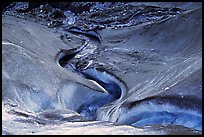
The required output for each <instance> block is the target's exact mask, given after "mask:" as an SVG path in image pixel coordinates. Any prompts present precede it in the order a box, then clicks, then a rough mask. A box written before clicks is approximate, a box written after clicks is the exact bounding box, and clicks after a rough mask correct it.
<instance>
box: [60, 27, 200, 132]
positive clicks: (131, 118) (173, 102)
mask: <svg viewBox="0 0 204 137" xmlns="http://www.w3.org/2000/svg"><path fill="white" fill-rule="evenodd" d="M70 32H71V33H74V34H83V35H85V36H89V37H90V38H89V40H84V41H85V42H84V44H83V45H82V46H80V47H79V48H75V49H71V50H61V51H60V52H59V53H58V54H57V61H58V63H59V65H60V66H61V67H64V68H66V69H68V70H71V71H73V72H75V73H76V74H78V75H80V76H81V77H84V78H86V79H88V80H93V81H95V82H96V83H97V84H98V85H99V86H101V87H102V88H103V89H104V92H107V93H108V95H106V96H102V97H97V98H94V99H93V100H89V101H87V102H86V103H85V104H82V105H81V106H80V107H79V108H78V109H77V112H78V113H80V114H81V116H83V117H84V118H85V119H87V120H102V121H103V120H105V121H109V120H108V119H107V117H112V114H113V110H114V109H115V107H113V108H112V109H110V111H109V112H108V113H106V114H105V115H103V110H102V112H99V111H100V109H101V108H102V109H103V107H104V106H105V105H108V104H111V102H113V101H115V100H120V99H122V98H123V97H124V96H125V94H126V92H127V88H126V86H125V84H124V82H122V80H120V79H119V78H116V76H114V75H113V74H110V73H108V72H106V71H105V70H100V69H98V68H87V67H86V69H82V68H80V69H79V68H77V67H76V65H75V64H72V63H70V61H71V60H72V59H73V58H74V57H75V56H76V55H77V54H79V53H80V52H82V51H83V50H84V49H85V48H86V47H89V46H90V45H89V42H90V41H93V40H94V39H95V40H97V41H98V43H100V39H99V38H98V37H99V36H98V35H95V34H97V33H95V32H94V33H92V34H94V35H92V34H90V33H88V34H87V33H86V32H82V31H81V30H79V29H76V28H75V29H71V31H70ZM91 38H94V39H91ZM95 44H96V43H95ZM82 58H83V57H82ZM78 59H79V58H78ZM178 100H180V101H178ZM191 101H193V102H194V103H193V104H194V105H193V106H191V107H190V108H185V106H188V107H189V105H192V104H191V103H192V102H191ZM200 102H201V101H200V100H197V99H196V98H191V97H189V98H185V100H184V99H182V98H179V97H176V96H171V95H170V96H166V97H156V96H155V97H150V98H146V99H144V100H140V101H136V102H133V103H130V104H129V105H128V107H127V108H128V110H127V111H129V112H128V113H127V114H125V115H124V116H122V117H121V118H120V119H117V120H116V121H114V122H117V123H118V124H127V125H132V126H136V127H140V126H141V127H142V126H146V125H155V124H156V125H157V124H168V123H169V124H175V125H182V126H185V127H189V128H194V129H196V130H202V116H201V114H202V112H201V111H200V110H201V106H199V104H200ZM122 104H123V103H122ZM135 105H137V107H135V108H134V109H132V107H133V106H135ZM97 110H99V111H98V113H97ZM124 112H125V111H124ZM124 112H122V113H124ZM122 113H121V114H122ZM98 115H99V116H98Z"/></svg>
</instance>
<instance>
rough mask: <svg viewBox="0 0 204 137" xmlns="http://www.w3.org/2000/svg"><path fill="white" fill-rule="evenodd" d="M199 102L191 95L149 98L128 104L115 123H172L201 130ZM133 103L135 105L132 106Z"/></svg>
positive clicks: (137, 125)
mask: <svg viewBox="0 0 204 137" xmlns="http://www.w3.org/2000/svg"><path fill="white" fill-rule="evenodd" d="M192 102H193V103H192ZM200 104H201V100H198V99H197V98H193V97H188V98H179V97H171V96H169V97H155V98H149V99H146V100H143V101H141V102H137V104H136V103H132V104H131V105H130V106H128V111H127V113H126V114H124V115H123V116H121V117H120V118H119V119H118V122H117V123H120V124H128V125H132V126H135V127H141V126H147V125H157V124H162V125H164V124H173V125H181V126H184V127H188V128H193V129H195V130H199V131H202V111H201V108H202V106H201V105H200ZM133 105H136V106H135V107H133ZM131 107H133V108H131Z"/></svg>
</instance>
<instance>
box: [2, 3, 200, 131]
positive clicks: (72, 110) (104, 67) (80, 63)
mask: <svg viewBox="0 0 204 137" xmlns="http://www.w3.org/2000/svg"><path fill="white" fill-rule="evenodd" d="M134 4H135V3H131V4H130V5H128V4H126V5H125V6H124V8H125V10H124V11H121V10H120V9H121V8H122V5H120V4H118V5H117V4H116V5H115V7H114V6H113V7H112V6H110V5H111V4H110V3H109V4H107V5H106V6H108V7H109V9H107V10H104V9H103V10H102V11H100V10H99V11H97V7H101V5H100V4H99V5H96V7H95V8H93V9H92V11H91V12H90V13H89V12H83V13H81V14H79V16H76V18H75V20H74V21H73V20H72V19H73V15H74V14H72V13H70V12H66V13H65V12H60V11H59V10H53V11H52V13H51V14H50V16H52V17H53V16H57V17H58V16H59V18H61V20H60V19H59V20H58V23H59V24H60V22H61V23H63V20H64V21H67V24H64V25H65V26H62V28H63V27H65V30H63V29H60V28H56V30H57V31H55V33H53V30H51V29H48V28H47V27H46V26H43V25H39V22H40V20H38V19H36V22H37V23H34V22H33V21H32V19H33V18H28V17H27V16H25V17H24V15H22V14H21V13H19V14H20V15H19V17H20V18H21V17H23V18H24V19H20V18H15V17H10V16H8V15H6V14H5V15H4V16H3V25H2V28H3V32H2V34H3V37H2V38H3V39H2V40H3V42H2V44H3V46H2V54H3V56H2V58H3V60H2V66H3V67H2V91H3V92H2V95H3V97H2V102H3V105H2V110H3V115H2V119H3V124H2V126H3V127H2V134H199V133H201V132H202V111H201V108H202V103H201V102H202V96H201V93H202V92H201V91H202V78H201V75H202V66H201V61H202V56H201V54H202V50H201V47H202V46H201V43H202V39H201V37H202V33H201V27H202V14H201V11H202V8H199V6H198V7H196V6H195V5H194V6H195V7H196V8H195V7H194V6H193V7H194V9H193V8H192V9H191V8H190V10H189V8H186V7H185V6H186V5H188V4H186V5H185V4H184V5H183V6H181V7H183V8H178V9H177V8H172V7H171V4H170V8H163V7H159V6H158V5H156V7H155V5H154V6H144V5H142V6H139V7H137V6H136V7H135V6H131V5H134ZM177 4H178V3H177ZM136 5H137V4H136ZM147 5H148V4H147ZM167 5H168V4H167ZM17 6H18V5H17ZM157 6H158V7H157ZM102 7H103V6H102ZM164 7H165V6H164ZM167 7H169V5H168V6H167ZM187 7H188V6H187ZM23 8H26V7H23ZM47 9H49V7H46V6H44V7H43V6H41V7H40V8H39V12H41V13H42V15H47V13H46V12H45V11H46V10H47ZM40 10H42V11H40ZM43 10H44V11H43ZM95 10H96V11H95ZM36 11H37V12H38V9H37V10H36ZM110 11H113V12H110ZM132 11H135V12H136V13H137V14H133V12H132ZM106 12H110V15H107V14H106ZM61 13H62V14H64V16H66V17H63V16H62V14H61ZM68 13H69V15H70V20H68ZM112 14H113V15H115V18H113V16H111V15H112ZM121 15H122V16H121ZM45 18H46V17H45ZM62 18H63V19H62ZM85 18H86V19H85ZM52 19H56V18H51V21H52ZM128 19H129V20H128ZM131 20H133V22H131ZM69 21H70V22H69ZM129 21H130V22H129ZM138 21H140V23H139V22H138ZM45 22H46V21H45ZM55 23H56V22H55ZM64 23H65V22H64ZM45 24H46V23H45ZM59 24H58V25H59ZM71 24H72V25H73V24H74V25H75V28H77V27H78V28H80V29H78V30H77V31H80V32H78V33H75V34H74V33H73V31H72V32H69V31H67V30H69V28H72V26H71ZM56 25H57V24H53V26H49V27H51V28H52V27H56ZM59 26H60V25H59ZM97 26H98V28H99V29H98V30H97V29H96V28H97ZM66 27H67V28H66ZM73 28H74V27H73ZM90 28H91V29H95V30H89V29H90ZM58 30H59V31H58ZM74 31H75V32H76V29H75V30H74ZM95 31H97V32H95ZM192 31H193V32H194V33H193V34H192V33H191V32H192ZM61 32H63V34H62V33H61ZM39 34H41V35H39ZM42 35H43V37H42ZM60 35H61V36H60ZM11 36H12V37H11ZM25 36H26V37H25ZM84 40H85V41H86V40H88V45H87V46H86V47H85V48H83V49H82V50H81V51H80V52H77V54H76V55H74V56H72V57H71V59H69V60H67V61H68V62H69V63H70V64H68V65H67V66H66V65H65V68H63V67H61V66H60V65H59V63H57V62H56V60H55V59H56V55H57V54H58V53H59V49H67V50H70V49H73V48H77V47H79V46H81V45H83V42H84ZM13 68H15V69H13ZM76 70H77V71H78V72H77V71H76ZM93 120H94V121H93ZM95 120H98V121H95ZM105 121H107V122H105ZM111 122H112V123H111ZM113 123H114V124H113ZM126 125H130V126H126ZM199 131H201V132H199Z"/></svg>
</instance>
